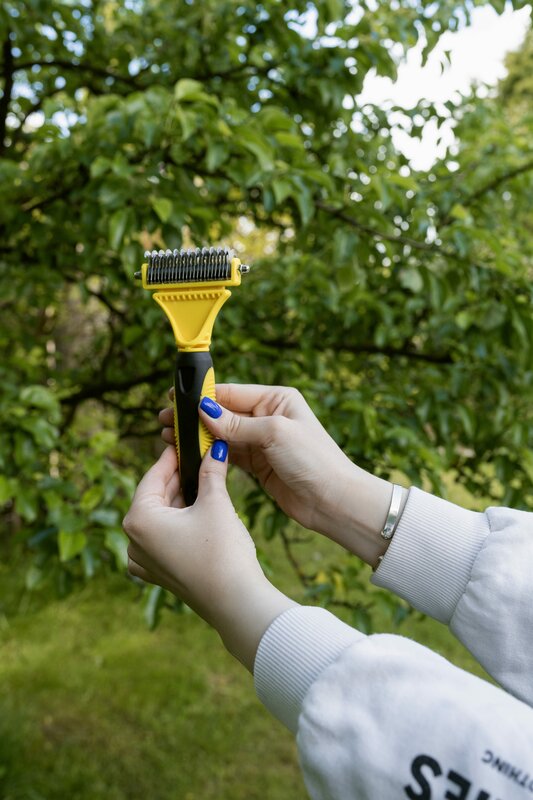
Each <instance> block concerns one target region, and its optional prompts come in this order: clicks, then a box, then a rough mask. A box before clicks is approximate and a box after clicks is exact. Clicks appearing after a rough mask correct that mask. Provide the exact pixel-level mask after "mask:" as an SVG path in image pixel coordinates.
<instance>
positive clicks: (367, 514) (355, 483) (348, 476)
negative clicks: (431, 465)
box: [321, 462, 407, 566]
mask: <svg viewBox="0 0 533 800" xmlns="http://www.w3.org/2000/svg"><path fill="white" fill-rule="evenodd" d="M337 485H338V493H337V497H336V499H335V503H334V505H333V506H332V509H331V512H330V514H329V515H328V521H327V525H326V526H325V529H324V530H322V531H321V532H322V533H325V535H326V536H328V537H329V538H330V539H332V540H333V541H335V542H337V543H338V544H340V545H341V546H342V547H345V548H346V549H347V550H349V551H350V552H351V553H354V555H356V556H358V557H359V558H361V559H362V560H363V561H366V563H367V564H370V565H371V566H375V565H376V564H377V563H378V559H379V558H380V557H382V556H383V555H384V554H385V553H386V551H387V548H388V546H389V541H390V540H389V541H387V540H385V539H384V538H383V537H382V536H381V531H382V530H383V526H384V524H385V520H386V519H387V514H388V511H389V508H390V503H391V496H392V489H393V484H392V483H391V482H390V481H386V480H384V479H383V478H378V477H376V476H375V475H372V474H371V473H369V472H366V471H365V470H363V469H361V468H360V467H358V466H357V465H355V464H352V463H351V462H350V463H349V464H347V465H345V468H344V469H343V471H342V474H340V475H339V479H338V483H337ZM406 500H407V491H404V496H403V497H402V502H401V506H400V513H401V512H402V511H403V507H404V505H405V502H406Z"/></svg>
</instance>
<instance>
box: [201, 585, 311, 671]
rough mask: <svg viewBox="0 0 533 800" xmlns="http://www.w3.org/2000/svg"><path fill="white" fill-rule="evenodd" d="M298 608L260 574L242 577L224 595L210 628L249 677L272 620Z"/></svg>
mask: <svg viewBox="0 0 533 800" xmlns="http://www.w3.org/2000/svg"><path fill="white" fill-rule="evenodd" d="M297 605H298V604H297V603H295V602H294V601H293V600H291V599H290V598H289V597H287V596H286V595H284V594H283V593H282V592H280V591H279V590H278V589H276V587H275V586H273V585H272V584H271V583H270V581H268V580H267V578H266V577H265V575H264V574H263V572H261V571H260V570H258V573H257V574H254V575H249V576H246V577H245V578H244V579H242V580H240V581H239V586H238V587H233V589H232V590H231V591H230V592H228V593H226V596H225V597H224V599H223V601H222V602H221V603H220V604H219V605H218V608H217V611H216V613H215V614H214V615H213V620H212V622H211V624H212V625H213V626H214V627H215V628H216V630H217V632H218V634H219V636H220V638H221V639H222V642H223V644H224V646H225V648H226V649H227V650H228V651H229V652H230V653H231V655H232V656H234V657H235V658H237V659H238V660H239V661H240V662H241V663H242V664H243V665H244V666H245V667H246V668H247V669H248V670H249V671H250V672H252V673H253V667H254V660H255V655H256V652H257V648H258V647H259V642H260V641H261V638H262V637H263V634H264V633H265V631H266V630H267V628H268V627H269V626H270V625H271V624H272V622H274V620H275V619H276V618H277V617H279V615H280V614H283V612H284V611H287V610H288V609H289V608H292V607H294V606H297Z"/></svg>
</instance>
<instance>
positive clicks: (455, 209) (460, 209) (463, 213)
mask: <svg viewBox="0 0 533 800" xmlns="http://www.w3.org/2000/svg"><path fill="white" fill-rule="evenodd" d="M450 216H451V217H453V218H454V219H460V220H462V221H464V222H467V221H469V220H470V219H471V217H470V212H469V211H468V209H467V208H465V207H464V206H462V205H461V204H460V203H454V205H453V206H452V208H451V210H450Z"/></svg>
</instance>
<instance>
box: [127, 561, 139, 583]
mask: <svg viewBox="0 0 533 800" xmlns="http://www.w3.org/2000/svg"><path fill="white" fill-rule="evenodd" d="M128 572H129V573H130V575H133V577H134V578H138V577H139V570H138V568H137V564H136V563H135V561H132V559H131V558H128Z"/></svg>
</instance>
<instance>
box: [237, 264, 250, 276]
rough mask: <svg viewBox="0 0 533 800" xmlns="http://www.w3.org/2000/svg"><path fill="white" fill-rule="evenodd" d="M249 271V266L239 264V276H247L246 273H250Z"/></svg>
mask: <svg viewBox="0 0 533 800" xmlns="http://www.w3.org/2000/svg"><path fill="white" fill-rule="evenodd" d="M250 269H251V267H250V265H249V264H241V265H240V267H239V272H240V273H241V275H247V274H248V272H250Z"/></svg>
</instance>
